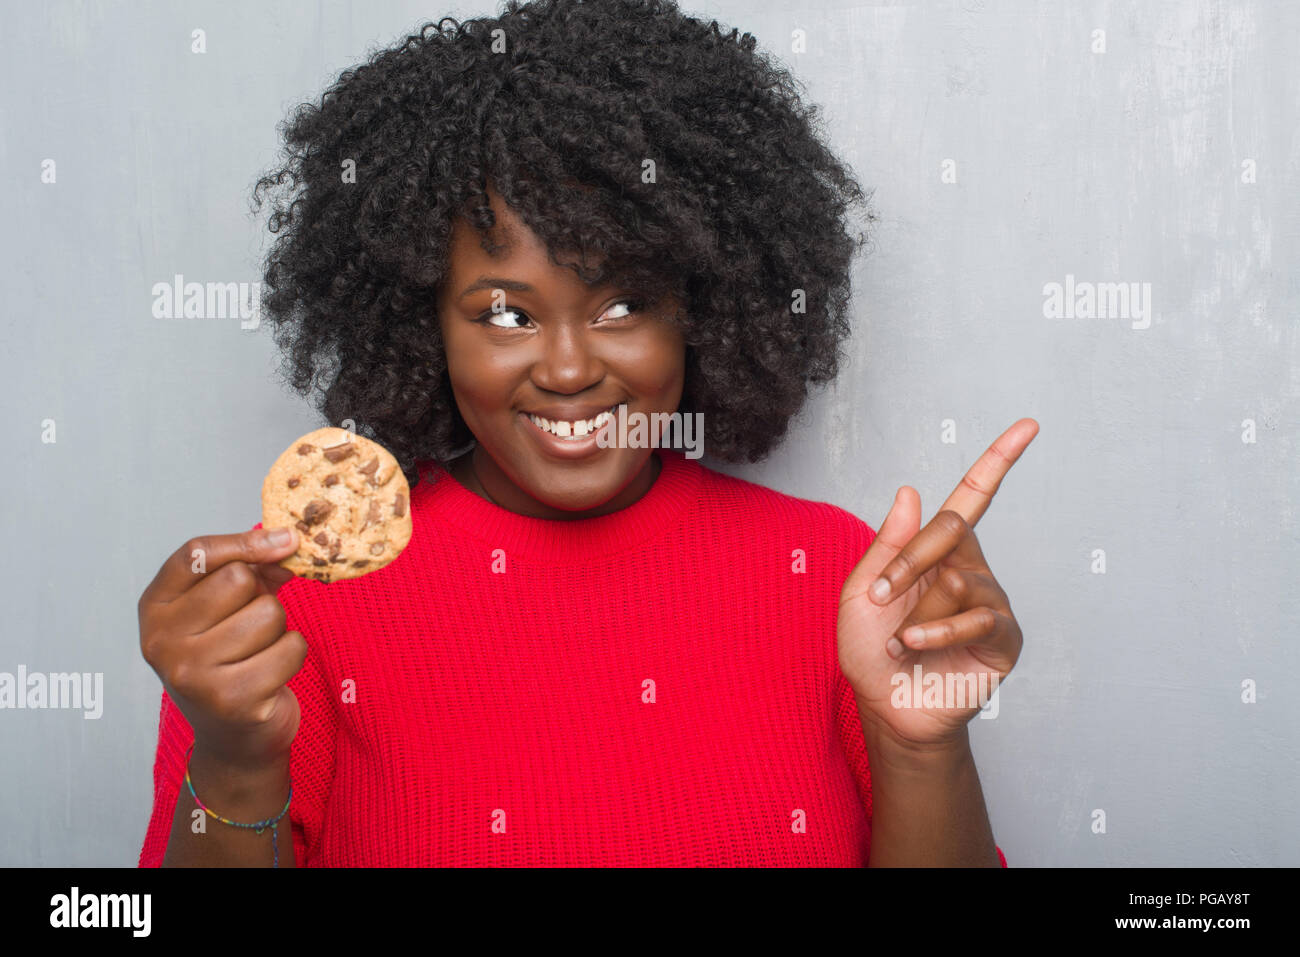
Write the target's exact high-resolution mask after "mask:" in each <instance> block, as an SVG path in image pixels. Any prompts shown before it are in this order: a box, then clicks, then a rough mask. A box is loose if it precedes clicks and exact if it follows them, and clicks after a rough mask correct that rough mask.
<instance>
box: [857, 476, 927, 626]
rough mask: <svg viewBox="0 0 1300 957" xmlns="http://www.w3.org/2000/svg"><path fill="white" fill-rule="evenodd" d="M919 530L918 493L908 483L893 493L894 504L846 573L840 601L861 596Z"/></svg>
mask: <svg viewBox="0 0 1300 957" xmlns="http://www.w3.org/2000/svg"><path fill="white" fill-rule="evenodd" d="M920 530H921V495H920V493H919V492H917V490H916V489H914V488H912V487H911V486H910V485H904V486H903V487H902V488H900V489H899V490H898V491H897V492H896V493H895V494H894V503H893V505H891V506H890V509H889V514H888V515H886V516H885V520H884V522H882V523H881V525H880V530H879V531H878V532H876V537H875V538H874V539H872V541H871V547H870V548H868V549H867V552H866V554H865V555H863V556H862V560H861V561H859V562H858V564H857V566H856V567H855V568H854V569H853V571H852V572H851V573H850V574H849V577H848V580H847V581H845V583H844V588H843V590H842V595H843V598H842V599H841V601H840V604H843V603H844V602H845V601H847V600H848V599H850V598H856V597H858V596H859V595H864V594H865V593H866V591H867V589H868V588H870V587H871V584H872V582H874V581H875V580H876V579H877V578H879V577H880V573H881V572H882V571H884V568H885V566H886V565H888V564H889V563H890V562H891V561H893V559H894V556H895V555H897V554H898V553H899V552H901V551H902V550H903V546H905V545H906V544H907V543H908V542H910V541H911V540H912V539H913V538H914V537H915V536H916V533H917V532H919V531H920Z"/></svg>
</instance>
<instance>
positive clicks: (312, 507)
mask: <svg viewBox="0 0 1300 957" xmlns="http://www.w3.org/2000/svg"><path fill="white" fill-rule="evenodd" d="M332 511H334V506H333V505H332V504H330V503H329V502H327V501H325V499H323V498H314V499H312V500H311V501H310V502H308V503H307V507H306V508H305V509H303V512H302V519H303V521H304V522H306V523H307V524H308V525H316V524H318V523H320V522H323V521H325V519H326V517H327V516H328V515H329V513H330V512H332Z"/></svg>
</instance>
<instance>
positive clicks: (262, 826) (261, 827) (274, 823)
mask: <svg viewBox="0 0 1300 957" xmlns="http://www.w3.org/2000/svg"><path fill="white" fill-rule="evenodd" d="M193 753H194V745H193V744H191V745H190V747H189V750H188V751H186V752H185V786H186V787H188V788H189V789H190V796H191V797H192V798H194V803H195V804H197V805H198V806H199V807H201V808H203V810H204V811H206V812H207V813H208V816H209V817H215V818H216V819H217V820H218V821H220V822H221V823H222V824H229V825H231V826H232V827H251V828H252V829H253V830H254V831H256V832H257V833H258V834H261V833H262V832H263V831H265V830H266V829H267V828H268V827H269V828H270V829H271V849H272V850H273V851H274V852H275V863H273V864H272V865H271V866H272V867H279V866H280V847H279V843H278V842H277V839H276V838H277V835H278V833H279V831H278V830H277V828H278V825H279V823H280V818H282V817H284V816H285V815H286V814H287V813H289V801H292V800H293V781H292V780H290V781H289V798H288V800H286V801H285V802H284V810H282V811H281V812H280V813H279V814H277V815H276V816H275V817H268V818H267V819H266V820H265V821H258V822H257V823H256V824H240V823H239V822H238V821H232V820H230V819H229V818H224V817H222V816H221V815H220V814H218V813H217V812H216V811H213V810H212V809H211V808H209V807H208V806H207V805H206V804H204V803H203V802H202V801H200V800H199V796H198V795H197V794H195V793H194V784H193V783H192V782H191V781H190V755H192V754H193Z"/></svg>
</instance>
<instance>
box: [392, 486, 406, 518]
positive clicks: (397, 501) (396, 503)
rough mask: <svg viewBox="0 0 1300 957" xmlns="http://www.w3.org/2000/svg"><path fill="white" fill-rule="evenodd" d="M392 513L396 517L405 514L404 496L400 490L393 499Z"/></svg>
mask: <svg viewBox="0 0 1300 957" xmlns="http://www.w3.org/2000/svg"><path fill="white" fill-rule="evenodd" d="M393 514H394V515H396V516H397V517H398V518H401V517H402V516H403V515H405V514H406V496H405V495H403V494H402V493H401V492H398V493H397V496H396V497H395V498H394V499H393Z"/></svg>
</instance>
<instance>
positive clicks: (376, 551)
mask: <svg viewBox="0 0 1300 957" xmlns="http://www.w3.org/2000/svg"><path fill="white" fill-rule="evenodd" d="M370 554H371V555H382V554H384V543H383V542H375V544H373V545H371V546H370Z"/></svg>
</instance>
